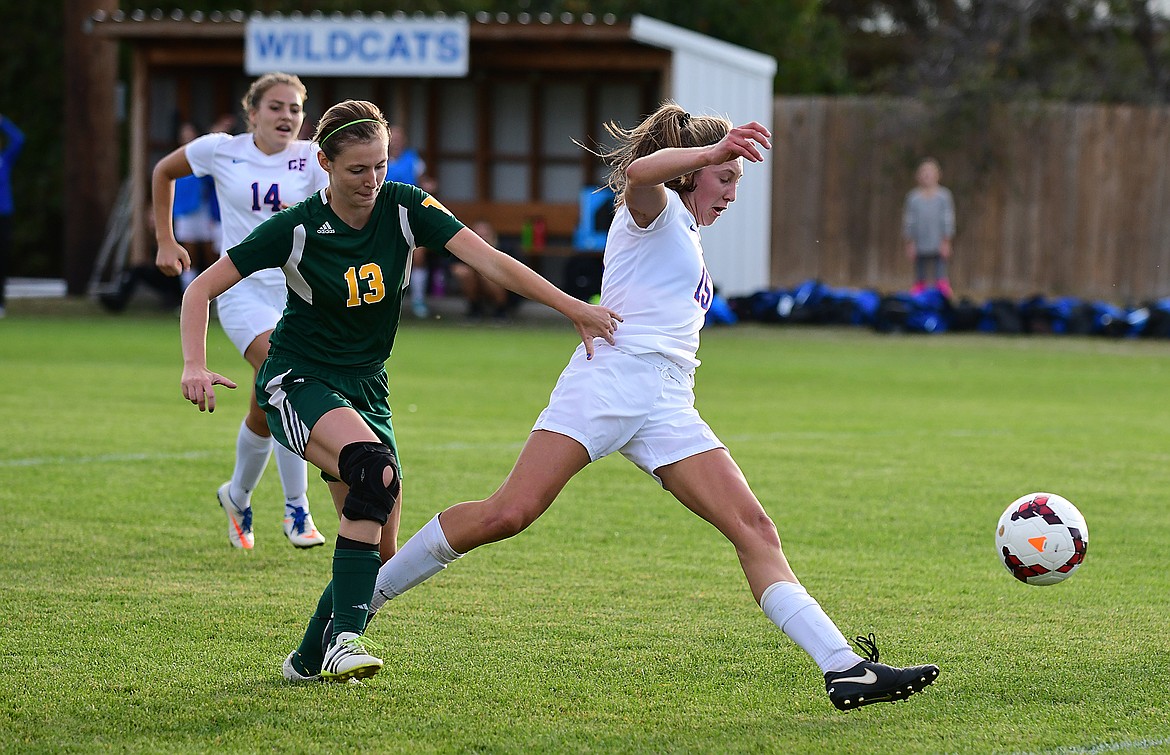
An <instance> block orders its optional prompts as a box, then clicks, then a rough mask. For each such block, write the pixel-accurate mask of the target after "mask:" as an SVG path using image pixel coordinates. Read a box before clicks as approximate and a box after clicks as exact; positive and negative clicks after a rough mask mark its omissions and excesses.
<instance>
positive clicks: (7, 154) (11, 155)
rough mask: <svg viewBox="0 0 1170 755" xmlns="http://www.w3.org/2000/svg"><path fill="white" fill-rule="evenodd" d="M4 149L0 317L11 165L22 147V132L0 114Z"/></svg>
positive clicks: (8, 234)
mask: <svg viewBox="0 0 1170 755" xmlns="http://www.w3.org/2000/svg"><path fill="white" fill-rule="evenodd" d="M0 131H3V132H4V149H2V150H0V317H3V316H4V314H5V310H4V305H5V299H4V287H5V284H6V283H7V282H8V252H9V249H11V248H12V209H13V205H12V164H13V163H14V162H16V157H17V155H19V154H20V150H21V148H22V147H24V132H22V131H21V130H20V129H18V128H17V127H16V124H15V123H13V122H12V121H10V120H9V119H8V118H6V117H5V116H4V115H3V114H2V113H0Z"/></svg>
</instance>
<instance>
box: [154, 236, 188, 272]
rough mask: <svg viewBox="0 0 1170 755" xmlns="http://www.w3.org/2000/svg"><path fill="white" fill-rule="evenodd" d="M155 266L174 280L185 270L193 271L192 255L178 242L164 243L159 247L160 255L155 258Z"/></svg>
mask: <svg viewBox="0 0 1170 755" xmlns="http://www.w3.org/2000/svg"><path fill="white" fill-rule="evenodd" d="M154 266H155V267H157V268H158V269H159V271H160V272H161V273H162V274H163V275H166V276H168V277H171V278H174V277H175V276H177V275H180V274H182V272H183V271H184V270H190V269H191V255H190V254H188V253H187V250H186V249H184V248H183V246H182V245H181V244H179V243H178V242H174V241H171V242H163V243H161V244H159V245H158V254H156V255H155V256H154Z"/></svg>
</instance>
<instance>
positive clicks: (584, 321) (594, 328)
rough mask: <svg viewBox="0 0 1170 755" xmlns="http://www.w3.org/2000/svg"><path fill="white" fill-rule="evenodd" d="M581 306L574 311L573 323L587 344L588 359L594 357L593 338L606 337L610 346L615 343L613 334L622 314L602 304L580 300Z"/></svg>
mask: <svg viewBox="0 0 1170 755" xmlns="http://www.w3.org/2000/svg"><path fill="white" fill-rule="evenodd" d="M580 304H581V307H580V308H579V309H578V310H577V311H576V312H574V313H573V316H572V320H573V325H574V326H575V327H576V328H577V333H578V334H579V335H580V336H581V341H582V342H583V343H584V344H585V353H586V355H587V356H586V359H592V358H593V339H594V338H604V339H605V342H606V343H608V344H609V345H610V346H612V345H613V334H614V331H615V330H617V324H618V323H619V322H621V321H622V316H621V315H619V314H618V313H617V312H614V311H613V310H612V309H610V308H609V307H603V306H601V305H600V304H586V303H585V302H580Z"/></svg>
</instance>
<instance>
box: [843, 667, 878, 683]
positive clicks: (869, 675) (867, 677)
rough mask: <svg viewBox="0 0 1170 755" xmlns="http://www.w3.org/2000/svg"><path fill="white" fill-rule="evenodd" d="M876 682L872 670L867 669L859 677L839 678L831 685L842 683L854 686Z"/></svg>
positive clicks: (875, 675) (875, 676)
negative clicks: (850, 683) (849, 683)
mask: <svg viewBox="0 0 1170 755" xmlns="http://www.w3.org/2000/svg"><path fill="white" fill-rule="evenodd" d="M876 681H877V674H875V673H874V672H873V669H871V668H867V669H866V670H865V673H864V674H862V675H861V676H841V677H838V678H836V679H834V680H833V684H841V683H842V682H853V683H854V684H873V683H874V682H876Z"/></svg>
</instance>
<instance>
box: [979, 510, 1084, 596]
mask: <svg viewBox="0 0 1170 755" xmlns="http://www.w3.org/2000/svg"><path fill="white" fill-rule="evenodd" d="M995 548H996V550H997V551H999V557H1000V560H1001V561H1002V563H1003V565H1004V566H1005V567H1007V570H1008V571H1010V572H1011V573H1012V576H1013V577H1015V578H1016V579H1018V580H1020V581H1021V582H1026V583H1028V584H1030V585H1055V584H1056V583H1057V582H1063V581H1064V580H1066V579H1068V578H1069V577H1070V576H1071V575H1072V573H1073V572H1074V571H1076V570H1077V569H1078V568H1079V567H1080V565H1081V563H1082V562H1083V561H1084V560H1085V553H1086V552H1087V551H1088V548H1089V527H1088V525H1087V524H1085V517H1084V516H1082V515H1081V512H1080V511H1078V510H1077V507H1076V506H1073V505H1072V504H1071V503H1069V502H1068V501H1067V500H1066V499H1064V498H1062V497H1060V496H1058V495H1056V494H1054V493H1029V494H1028V495H1026V496H1021V497H1020V498H1017V499H1016V500H1015V501H1013V502H1012V504H1011V505H1010V506H1008V507H1007V511H1004V512H1003V516H1001V517H1000V518H999V525H998V526H997V527H996V529H995Z"/></svg>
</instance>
